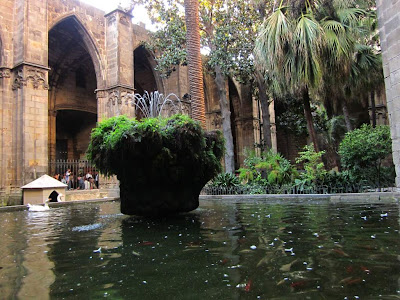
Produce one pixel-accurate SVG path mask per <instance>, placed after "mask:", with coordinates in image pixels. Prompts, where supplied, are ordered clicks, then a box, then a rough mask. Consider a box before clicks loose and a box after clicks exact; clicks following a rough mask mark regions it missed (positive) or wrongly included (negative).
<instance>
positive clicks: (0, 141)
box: [0, 67, 13, 206]
mask: <svg viewBox="0 0 400 300" xmlns="http://www.w3.org/2000/svg"><path fill="white" fill-rule="evenodd" d="M11 82H12V79H11V70H10V69H9V68H6V67H1V68H0V97H1V101H0V116H1V119H0V120H1V124H0V126H1V134H0V170H2V172H0V187H1V189H2V191H1V193H0V196H1V195H2V194H5V195H6V194H9V193H10V191H9V190H8V191H6V189H9V187H10V184H11V182H12V178H13V172H12V169H11V168H9V167H8V166H10V165H11V162H12V147H11V145H12V127H13V125H12V111H13V107H12V105H13V99H12V92H11ZM2 198H5V197H1V198H0V199H2ZM1 204H2V203H1V202H0V206H1ZM5 204H6V203H5Z"/></svg>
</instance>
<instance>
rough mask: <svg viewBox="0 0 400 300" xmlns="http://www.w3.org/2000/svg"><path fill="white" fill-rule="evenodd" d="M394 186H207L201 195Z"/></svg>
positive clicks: (372, 189)
mask: <svg viewBox="0 0 400 300" xmlns="http://www.w3.org/2000/svg"><path fill="white" fill-rule="evenodd" d="M393 189H394V188H380V189H378V188H376V187H372V186H368V185H345V186H343V185H338V186H326V185H321V186H316V187H297V186H281V187H262V186H242V185H239V186H231V187H221V186H205V187H204V188H203V189H202V191H201V193H200V194H201V195H244V194H281V195H282V194H294V195H295V194H342V193H368V192H377V191H385V192H390V191H393Z"/></svg>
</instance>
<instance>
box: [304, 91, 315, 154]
mask: <svg viewBox="0 0 400 300" xmlns="http://www.w3.org/2000/svg"><path fill="white" fill-rule="evenodd" d="M303 108H304V116H305V118H306V121H307V130H308V134H309V136H310V138H311V141H312V143H313V144H314V150H315V152H319V146H318V140H317V134H316V132H315V128H314V122H313V117H312V114H311V106H310V94H309V92H308V88H304V89H303Z"/></svg>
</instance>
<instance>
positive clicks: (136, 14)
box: [81, 0, 155, 31]
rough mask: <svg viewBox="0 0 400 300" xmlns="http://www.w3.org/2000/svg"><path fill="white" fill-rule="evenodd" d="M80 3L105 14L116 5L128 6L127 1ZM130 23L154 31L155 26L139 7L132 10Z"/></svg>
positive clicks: (87, 0)
mask: <svg viewBox="0 0 400 300" xmlns="http://www.w3.org/2000/svg"><path fill="white" fill-rule="evenodd" d="M81 1H82V2H85V3H87V4H90V5H92V6H94V7H97V8H99V9H101V10H103V11H105V12H106V13H108V12H110V11H112V10H113V9H116V8H117V7H118V5H121V6H122V7H127V6H128V4H129V0H81ZM132 22H133V23H134V24H138V23H140V22H141V23H145V24H146V28H147V29H148V30H152V31H155V26H154V25H152V24H151V21H150V20H149V18H148V16H147V12H146V10H145V9H144V8H143V7H141V6H138V7H135V8H134V9H133V20H132Z"/></svg>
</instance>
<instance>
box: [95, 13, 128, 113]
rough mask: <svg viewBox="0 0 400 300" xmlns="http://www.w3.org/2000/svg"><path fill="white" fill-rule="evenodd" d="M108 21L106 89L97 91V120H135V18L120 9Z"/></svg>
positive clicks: (109, 14)
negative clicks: (124, 118) (117, 118)
mask: <svg viewBox="0 0 400 300" xmlns="http://www.w3.org/2000/svg"><path fill="white" fill-rule="evenodd" d="M105 17H106V20H107V21H106V49H107V50H106V51H107V52H106V58H107V76H106V77H107V79H106V86H107V88H105V89H103V90H101V91H100V90H98V91H97V99H98V107H99V113H98V120H102V119H104V118H109V117H112V116H115V115H121V114H125V115H128V116H129V117H134V116H135V110H134V108H133V106H132V105H131V104H132V101H131V99H132V94H133V93H134V66H133V64H134V62H133V30H132V21H131V20H132V15H131V14H129V13H128V12H126V11H124V10H122V9H120V8H118V9H116V10H114V11H112V12H110V13H108V14H107V15H105Z"/></svg>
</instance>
